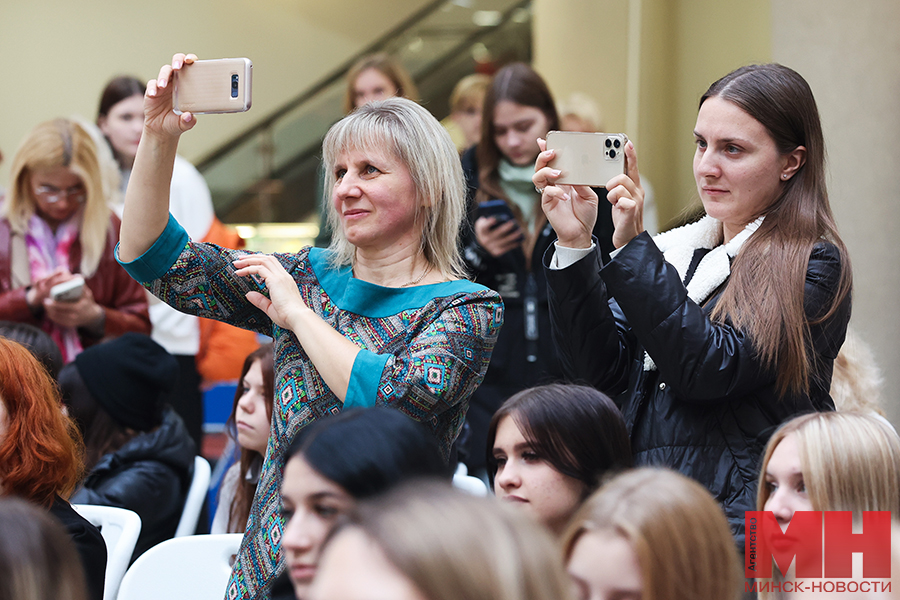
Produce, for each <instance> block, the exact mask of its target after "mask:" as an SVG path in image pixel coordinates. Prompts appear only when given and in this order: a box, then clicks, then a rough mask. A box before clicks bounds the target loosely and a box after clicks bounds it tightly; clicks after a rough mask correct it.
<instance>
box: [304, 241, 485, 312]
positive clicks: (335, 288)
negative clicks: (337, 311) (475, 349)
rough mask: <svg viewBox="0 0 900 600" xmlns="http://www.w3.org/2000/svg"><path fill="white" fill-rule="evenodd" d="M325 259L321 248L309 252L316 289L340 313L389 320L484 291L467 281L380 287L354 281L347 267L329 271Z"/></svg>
mask: <svg viewBox="0 0 900 600" xmlns="http://www.w3.org/2000/svg"><path fill="white" fill-rule="evenodd" d="M329 255H330V251H329V250H325V249H323V248H310V250H309V263H310V265H311V266H312V268H313V271H314V272H315V274H316V277H317V278H318V280H319V285H321V286H322V289H323V290H324V291H325V293H326V294H327V295H328V297H329V298H330V299H331V301H332V302H334V304H335V305H337V306H338V307H339V308H341V309H342V310H346V311H349V312H352V313H355V314H358V315H361V316H364V317H370V318H373V319H380V318H383V317H389V316H391V315H395V314H397V313H398V312H401V311H404V310H415V309H419V308H422V307H423V306H425V305H426V304H428V303H429V302H432V301H433V300H435V299H436V298H443V297H446V296H452V295H455V294H460V293H474V292H478V291H483V290H484V289H486V288H484V286H481V285H478V284H476V283H472V282H471V281H469V280H467V279H459V280H456V281H445V282H443V283H432V284H430V285H419V286H414V287H405V288H389V287H383V286H380V285H375V284H374V283H369V282H367V281H363V280H361V279H356V278H355V277H353V269H352V268H351V267H350V266H349V265H346V266H343V267H339V268H335V267H333V266H332V265H331V263H330V262H329Z"/></svg>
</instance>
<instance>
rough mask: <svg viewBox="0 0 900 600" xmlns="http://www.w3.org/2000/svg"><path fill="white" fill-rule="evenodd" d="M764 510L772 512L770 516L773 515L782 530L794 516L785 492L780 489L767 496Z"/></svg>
mask: <svg viewBox="0 0 900 600" xmlns="http://www.w3.org/2000/svg"><path fill="white" fill-rule="evenodd" d="M765 509H766V510H769V511H772V514H773V515H775V520H776V521H778V524H779V525H781V528H782V529H785V528H786V527H787V526H788V524H789V523H790V522H791V517H793V516H794V508H793V506H792V505H791V503H790V499H789V498H788V497H787V492H785V491H783V490H782V489H780V488H779V489H777V490H775V492H774V493H773V494H772V495H771V496H769V500H768V501H767V502H766V506H765Z"/></svg>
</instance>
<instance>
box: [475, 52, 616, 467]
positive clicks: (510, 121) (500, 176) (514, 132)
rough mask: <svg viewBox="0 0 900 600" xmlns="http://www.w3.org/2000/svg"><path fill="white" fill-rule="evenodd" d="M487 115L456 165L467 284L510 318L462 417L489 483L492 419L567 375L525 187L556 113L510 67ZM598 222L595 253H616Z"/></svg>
mask: <svg viewBox="0 0 900 600" xmlns="http://www.w3.org/2000/svg"><path fill="white" fill-rule="evenodd" d="M483 110H484V112H483V117H482V135H481V141H480V142H479V143H478V144H477V145H476V146H473V147H472V148H470V149H469V150H468V151H467V152H465V153H464V154H463V156H462V165H463V171H464V173H465V175H466V183H467V185H468V195H469V205H468V210H469V226H468V227H467V229H466V233H465V235H464V239H463V257H464V259H465V261H466V266H467V267H468V268H469V272H470V273H471V275H472V276H473V279H474V280H475V281H476V282H478V283H481V284H482V285H485V286H487V287H489V288H491V289H493V290H496V291H497V292H499V293H500V295H501V296H502V297H503V302H504V306H505V307H506V319H505V326H504V327H503V331H502V332H501V333H500V338H499V339H498V340H497V347H496V349H495V351H494V356H493V359H492V360H491V368H490V370H489V371H488V374H487V376H486V377H485V380H484V383H483V384H482V385H481V387H479V388H478V390H476V392H475V395H474V396H473V397H472V406H471V408H470V410H469V414H468V415H467V418H466V419H467V423H468V426H469V431H468V436H467V440H466V441H465V443H464V447H463V449H462V450H463V451H464V453H465V457H464V461H465V463H466V465H467V466H468V468H469V470H470V471H471V472H472V473H473V474H477V475H479V476H485V475H486V473H485V472H484V469H485V444H486V443H487V430H488V424H489V423H490V421H491V416H492V415H493V414H494V411H496V410H497V408H499V407H500V405H501V404H503V402H504V401H505V400H506V399H507V398H509V397H510V396H512V395H513V394H515V393H516V392H518V391H520V390H523V389H525V388H529V387H534V386H535V385H539V384H542V383H551V382H553V381H557V380H560V379H562V376H563V373H562V369H561V368H560V364H559V361H558V359H557V358H556V356H555V354H556V351H555V350H554V348H553V344H552V342H551V339H550V318H549V312H548V309H547V294H546V287H547V286H546V284H545V280H544V274H543V269H542V268H541V264H540V259H541V256H542V255H543V253H544V251H545V250H546V249H547V248H548V247H549V246H550V244H551V243H552V242H553V240H554V239H556V233H555V232H554V231H553V228H552V227H551V226H550V224H549V223H548V222H547V219H546V218H545V217H544V215H543V213H541V210H540V194H538V193H537V192H536V191H535V188H534V184H533V183H532V182H531V175H532V174H533V173H534V160H535V158H536V157H537V155H538V152H540V149H539V148H538V145H537V139H538V138H539V137H546V135H547V132H548V131H550V130H553V129H558V128H559V121H558V118H557V113H556V105H555V103H554V101H553V96H552V95H551V94H550V90H549V88H548V87H547V84H546V83H545V82H544V80H543V79H542V78H541V76H540V75H538V74H537V73H536V72H535V71H534V70H533V69H532V68H531V67H529V66H528V65H525V64H523V63H514V64H511V65H508V66H506V67H504V68H502V69H500V71H498V72H497V74H496V75H494V79H493V81H492V83H491V85H490V87H489V88H488V90H487V94H486V96H485V99H484V109H483ZM601 193H602V192H601ZM597 223H598V225H597V228H596V232H595V235H596V236H597V238H598V239H600V240H601V247H602V248H604V249H605V250H607V251H608V250H612V243H611V241H610V237H611V234H612V221H611V220H610V218H609V211H608V210H607V211H606V212H605V220H604V213H601V218H600V219H598V221H597Z"/></svg>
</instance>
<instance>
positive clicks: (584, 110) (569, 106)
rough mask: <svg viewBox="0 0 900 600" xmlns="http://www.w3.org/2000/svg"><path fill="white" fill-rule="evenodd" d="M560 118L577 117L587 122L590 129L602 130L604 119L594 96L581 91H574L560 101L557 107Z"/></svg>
mask: <svg viewBox="0 0 900 600" xmlns="http://www.w3.org/2000/svg"><path fill="white" fill-rule="evenodd" d="M556 112H557V113H559V120H560V121H562V120H564V119H565V118H566V117H575V118H577V119H578V120H580V121H581V122H583V123H587V124H588V126H589V128H590V129H589V131H601V130H602V127H603V121H602V120H601V116H600V106H599V105H598V104H597V102H595V101H594V99H593V98H591V97H590V96H588V95H587V94H583V93H581V92H574V93H572V94H571V95H570V96H569V97H568V98H566V99H565V100H563V101H562V102H560V103H559V106H557V108H556Z"/></svg>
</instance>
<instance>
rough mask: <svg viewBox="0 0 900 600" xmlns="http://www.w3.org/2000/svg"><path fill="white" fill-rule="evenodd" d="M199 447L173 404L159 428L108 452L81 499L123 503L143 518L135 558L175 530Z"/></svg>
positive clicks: (81, 501)
mask: <svg viewBox="0 0 900 600" xmlns="http://www.w3.org/2000/svg"><path fill="white" fill-rule="evenodd" d="M195 455H196V447H195V446H194V442H193V440H192V439H191V436H190V435H188V432H187V429H186V428H185V426H184V423H183V422H182V420H181V418H180V417H179V416H178V415H177V414H175V412H174V411H173V410H171V409H167V410H166V411H165V413H164V416H163V423H162V425H160V426H159V427H158V428H156V429H154V430H152V431H149V432H147V433H142V434H141V435H139V436H137V437H135V438H133V439H131V440H130V441H128V442H127V443H126V444H125V445H124V446H122V447H121V448H119V449H118V450H117V451H115V452H111V453H109V454H105V455H104V456H103V457H102V458H101V459H100V461H99V462H98V463H97V465H96V466H95V467H94V469H93V470H92V471H91V473H90V474H89V475H88V476H87V478H86V479H85V480H84V487H82V488H81V489H80V490H78V491H77V492H76V493H75V495H73V496H72V502H74V503H76V504H98V505H102V506H117V507H120V508H127V509H128V510H133V511H134V512H136V513H137V514H138V516H139V517H140V518H141V535H140V537H139V538H138V541H137V546H135V549H134V554H133V555H132V557H131V560H132V561H134V559H136V558H137V557H138V556H140V555H141V554H143V553H144V551H146V550H147V549H149V548H151V547H153V546H155V545H156V544H158V543H159V542H162V541H164V540H167V539H169V538H171V537H172V536H174V535H175V529H176V528H177V527H178V521H179V519H180V518H181V511H182V509H183V508H184V501H185V499H186V498H187V492H188V487H190V482H191V476H192V474H193V470H194V456H195Z"/></svg>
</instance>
